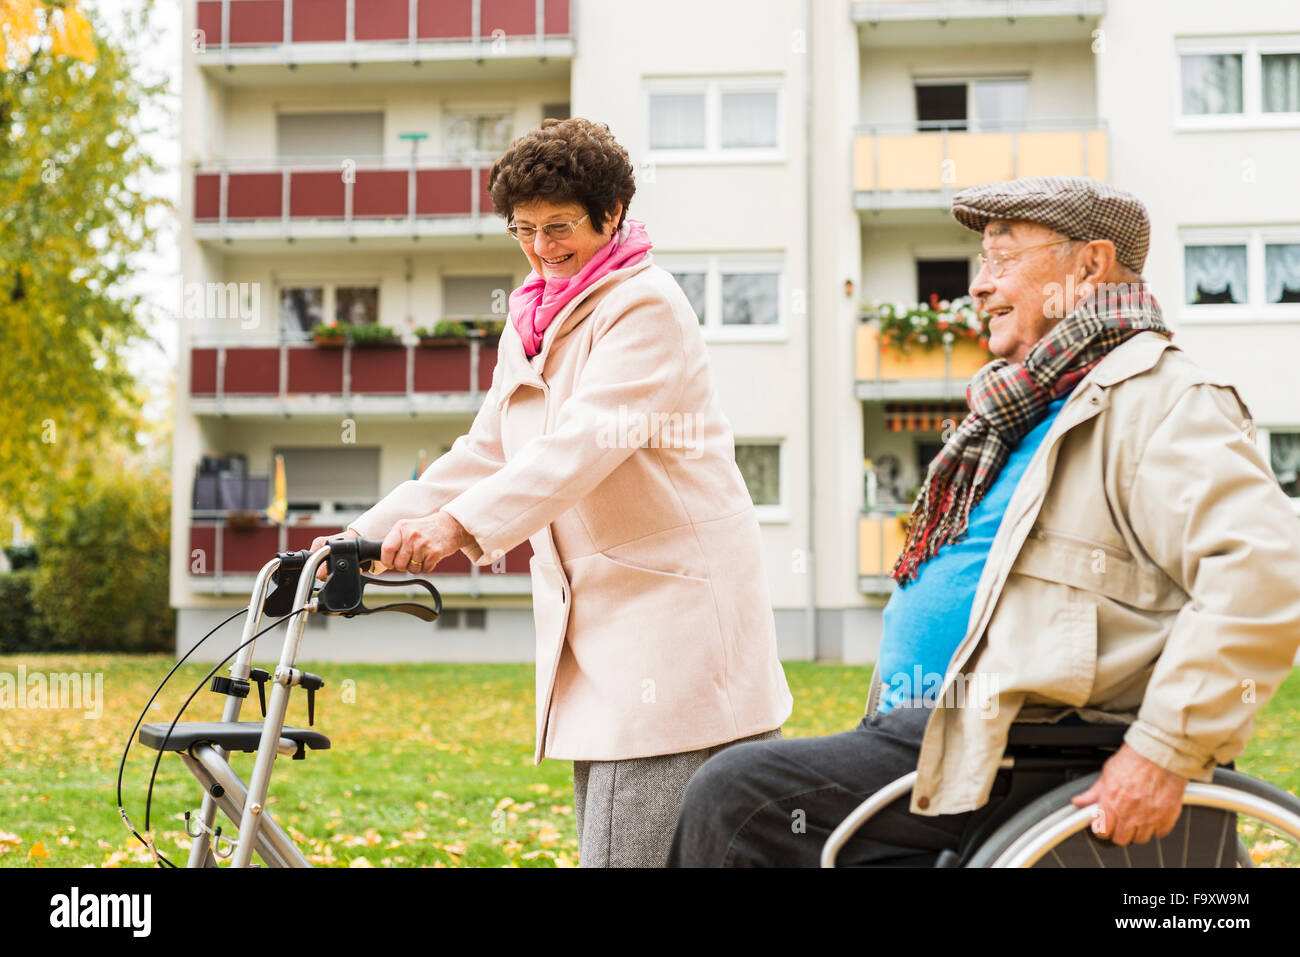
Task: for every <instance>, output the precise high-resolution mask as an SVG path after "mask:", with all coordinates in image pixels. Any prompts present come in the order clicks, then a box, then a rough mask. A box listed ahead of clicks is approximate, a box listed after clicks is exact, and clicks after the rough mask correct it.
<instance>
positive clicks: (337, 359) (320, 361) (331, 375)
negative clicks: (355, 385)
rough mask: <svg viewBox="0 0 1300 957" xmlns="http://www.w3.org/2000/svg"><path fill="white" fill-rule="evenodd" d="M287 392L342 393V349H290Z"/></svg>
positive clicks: (296, 393) (300, 393) (299, 393)
mask: <svg viewBox="0 0 1300 957" xmlns="http://www.w3.org/2000/svg"><path fill="white" fill-rule="evenodd" d="M289 392H291V393H293V394H295V395H304V394H317V395H342V394H343V350H342V349H316V348H311V349H290V350H289Z"/></svg>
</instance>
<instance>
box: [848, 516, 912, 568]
mask: <svg viewBox="0 0 1300 957" xmlns="http://www.w3.org/2000/svg"><path fill="white" fill-rule="evenodd" d="M903 517H904V516H902V515H863V516H860V517H859V518H858V576H859V577H861V578H865V577H869V576H888V575H889V573H890V571H891V570H892V569H893V567H894V563H895V562H896V561H898V556H899V555H900V554H902V551H903V546H904V545H906V544H907V535H906V533H904V531H903Z"/></svg>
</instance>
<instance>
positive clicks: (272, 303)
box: [172, 0, 1300, 662]
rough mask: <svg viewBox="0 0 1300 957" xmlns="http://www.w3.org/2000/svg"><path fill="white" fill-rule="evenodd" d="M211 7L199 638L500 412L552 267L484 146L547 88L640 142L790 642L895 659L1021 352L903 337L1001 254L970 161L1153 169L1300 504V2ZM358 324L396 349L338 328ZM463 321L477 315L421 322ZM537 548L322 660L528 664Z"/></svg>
mask: <svg viewBox="0 0 1300 957" xmlns="http://www.w3.org/2000/svg"><path fill="white" fill-rule="evenodd" d="M185 35H186V36H187V37H188V38H189V39H190V43H189V45H188V47H187V51H186V54H185V58H184V66H183V91H182V102H183V116H182V136H183V157H184V158H185V160H186V161H187V164H188V165H187V166H186V168H185V177H184V185H183V194H182V240H181V241H182V248H181V263H182V287H181V288H180V289H178V291H177V296H178V300H177V310H178V313H179V315H180V316H181V319H182V321H181V323H180V326H181V330H182V333H181V368H180V374H179V376H178V383H179V388H178V394H179V399H178V403H177V411H176V416H177V418H176V429H175V435H176V440H175V441H176V444H175V454H174V461H175V466H174V468H175V473H174V478H175V485H174V487H175V492H174V496H175V498H174V503H173V504H174V508H173V554H172V601H173V604H174V605H175V606H176V607H177V608H178V610H179V639H178V643H179V645H180V646H181V648H188V647H189V646H190V645H191V644H192V643H193V642H194V641H195V640H197V638H198V637H200V636H201V635H202V634H203V633H205V632H206V631H207V630H208V629H209V628H210V627H212V626H213V625H214V624H215V623H216V622H217V621H219V620H220V619H221V618H223V617H225V616H226V615H228V614H229V613H230V612H231V611H232V610H234V609H235V608H236V607H238V606H239V605H241V604H243V603H244V602H246V601H247V596H248V593H249V590H250V589H251V587H252V582H253V576H254V574H255V571H256V569H257V568H258V567H260V565H261V564H262V563H263V562H264V561H265V560H266V559H267V558H268V557H269V556H270V555H271V554H273V552H274V551H276V550H277V549H283V548H300V547H304V546H305V545H306V544H308V543H309V542H310V541H311V539H312V538H314V537H315V536H317V535H321V534H327V533H329V532H332V531H335V530H337V529H339V528H341V527H342V526H343V525H344V524H345V523H346V522H347V521H348V520H350V519H351V518H353V517H355V516H356V515H357V514H359V513H360V512H361V511H363V510H365V509H366V508H368V507H369V506H370V505H372V504H373V503H374V502H375V501H377V500H378V499H379V498H381V497H382V496H383V495H384V494H386V493H387V492H388V491H389V490H390V489H391V488H393V487H394V486H396V485H397V484H398V483H400V482H401V481H403V480H405V479H408V478H410V477H412V474H413V473H415V472H418V470H419V469H420V467H421V463H424V464H427V463H428V462H431V461H433V460H434V459H435V458H436V457H437V456H438V455H439V454H441V452H442V451H444V450H445V449H446V448H447V447H449V446H450V445H451V443H452V441H453V440H454V439H455V438H456V437H457V436H458V435H460V434H462V433H463V432H464V431H466V430H467V429H468V428H469V425H470V422H471V421H472V419H473V416H474V413H475V412H476V411H477V408H478V405H479V404H480V402H481V400H482V396H483V393H484V392H485V391H486V389H487V387H488V385H489V381H490V376H491V372H492V368H493V366H494V362H495V349H496V344H495V342H494V340H493V337H492V332H493V328H494V327H493V323H494V322H499V321H500V320H501V319H502V318H504V304H505V299H504V296H505V294H506V293H508V291H509V290H510V289H513V288H514V287H515V286H517V285H519V284H520V282H522V281H523V279H524V277H525V276H526V274H527V272H528V266H527V263H526V261H525V259H524V257H523V255H522V254H521V253H520V251H519V248H518V245H517V243H514V242H513V241H512V240H510V238H509V237H508V236H507V235H506V233H505V232H504V229H503V226H504V224H503V223H502V222H501V221H500V220H499V219H497V218H496V217H495V216H493V215H492V213H491V206H490V202H489V201H488V199H487V197H486V195H485V193H486V178H487V170H488V169H489V168H490V165H491V162H492V160H493V159H494V158H495V157H496V156H497V155H499V154H500V153H501V152H502V151H503V150H504V149H505V148H506V146H508V144H509V142H510V141H511V140H512V139H513V138H515V137H516V136H519V135H521V134H523V133H524V132H526V131H527V130H529V129H530V128H533V127H535V126H536V125H537V124H538V123H540V121H541V119H542V118H543V117H547V116H556V117H563V116H569V115H574V116H585V117H588V118H591V119H596V120H600V121H603V122H606V123H608V124H609V125H610V127H611V129H612V130H613V132H614V134H615V135H616V136H617V137H618V139H619V141H620V142H621V143H622V144H623V145H624V146H625V147H626V148H627V149H628V151H629V153H630V155H631V157H632V159H633V162H634V164H635V165H636V169H637V181H638V188H637V194H636V196H635V198H634V199H633V201H632V204H631V207H630V210H629V212H630V215H631V216H633V217H634V218H637V219H641V220H643V221H645V222H646V224H647V229H648V231H649V234H650V236H651V239H652V240H653V241H654V243H655V249H654V256H655V259H656V261H657V262H658V263H659V264H660V265H662V266H663V267H664V268H666V269H669V270H670V271H672V272H673V273H674V275H675V276H676V277H677V279H678V282H679V283H680V284H681V286H682V288H683V290H684V291H685V292H686V294H687V296H688V297H689V298H690V300H691V302H692V303H693V305H694V306H695V308H696V312H697V313H698V314H699V316H700V320H701V324H702V328H703V331H704V335H705V339H706V341H707V342H708V345H709V350H710V355H711V359H712V364H713V375H714V379H715V384H716V388H717V390H718V393H719V398H720V400H721V403H722V406H723V408H724V410H725V411H726V413H727V415H728V417H729V418H730V420H731V422H732V426H733V429H734V431H735V435H736V455H737V462H738V464H739V465H740V468H741V471H742V473H743V474H744V476H745V478H746V481H747V483H748V485H749V487H750V491H751V494H752V495H753V497H754V501H755V505H756V507H757V509H758V514H759V518H760V522H761V526H762V531H763V540H764V560H765V563H766V567H767V573H768V578H769V587H770V590H771V594H772V598H773V602H774V605H775V608H776V616H777V625H778V633H779V641H780V647H781V652H782V655H783V656H784V657H787V658H824V659H832V660H842V661H846V662H859V661H870V660H872V658H873V656H874V653H875V650H876V647H877V645H878V642H879V635H880V609H881V607H883V605H884V603H885V602H886V601H887V599H888V595H889V592H890V589H891V588H892V581H891V580H890V579H889V577H888V571H889V569H890V567H892V564H893V561H894V558H895V557H896V555H897V552H898V549H899V548H900V547H901V544H902V529H901V525H900V523H899V517H900V515H901V514H905V513H906V511H907V503H908V502H909V501H910V495H911V493H912V491H913V490H914V488H915V487H916V485H917V484H918V483H919V481H920V476H921V474H922V473H923V469H924V465H925V463H926V462H927V461H928V459H929V457H930V456H932V455H933V453H934V451H935V450H936V449H937V448H938V446H939V444H940V443H941V442H942V440H943V437H944V430H945V429H946V428H949V427H951V426H952V425H953V424H955V422H956V421H960V418H961V416H962V415H963V414H964V411H965V407H964V390H965V385H966V381H967V380H968V379H969V377H970V375H971V374H972V373H973V372H974V371H975V370H976V369H978V368H979V366H980V365H982V364H983V363H984V362H985V361H987V360H988V359H989V358H990V356H989V355H988V353H987V352H985V351H984V350H983V349H982V348H981V347H980V344H979V343H978V341H977V336H957V337H954V339H953V341H952V342H950V343H939V344H938V347H934V346H935V344H934V343H927V344H926V347H925V348H921V347H917V348H913V349H911V350H909V351H908V352H907V353H906V354H904V353H902V352H900V351H899V350H898V349H897V348H895V347H893V346H892V345H891V344H890V343H889V341H888V336H887V334H886V331H885V327H886V325H887V324H886V323H885V322H883V321H882V318H881V317H882V315H884V314H885V311H887V310H888V309H889V308H890V307H889V306H888V305H887V306H885V308H884V310H883V311H882V304H891V305H892V304H895V303H898V304H901V305H903V306H904V307H906V306H908V305H910V304H915V303H926V302H930V301H931V300H932V299H933V301H934V302H940V303H943V302H951V301H952V300H954V299H957V298H958V297H959V296H961V295H962V293H963V292H964V290H965V289H966V287H967V286H968V285H969V282H970V279H971V277H972V276H973V274H974V270H975V268H976V267H975V256H976V254H977V253H978V252H979V240H978V237H976V236H975V235H974V234H972V233H969V232H968V231H966V230H964V229H962V228H961V227H959V226H957V225H956V224H955V223H954V222H953V220H952V219H951V217H950V216H949V214H948V207H949V201H950V198H951V195H952V193H953V192H954V191H955V190H957V189H960V188H962V187H963V186H966V185H970V184H974V183H979V182H987V181H990V180H996V179H1007V178H1012V177H1015V176H1027V175H1035V174H1043V173H1059V174H1082V175H1088V176H1094V177H1097V178H1099V179H1106V180H1109V181H1111V182H1114V183H1116V184H1117V185H1119V186H1122V187H1124V188H1127V189H1130V190H1132V191H1134V192H1136V193H1137V194H1138V195H1139V196H1141V197H1142V198H1143V199H1144V200H1145V201H1146V203H1147V205H1148V207H1149V208H1150V210H1151V214H1152V220H1153V234H1152V251H1151V256H1150V258H1149V260H1148V266H1147V276H1148V278H1149V279H1150V280H1151V282H1152V285H1153V288H1154V290H1155V293H1156V295H1157V297H1158V298H1159V299H1160V301H1161V302H1162V304H1163V305H1164V307H1165V310H1166V315H1167V318H1168V320H1169V321H1170V323H1171V325H1172V326H1173V328H1174V329H1175V332H1176V335H1177V341H1178V342H1179V344H1180V345H1182V346H1183V347H1184V348H1186V349H1188V350H1189V351H1190V352H1192V354H1193V355H1194V356H1195V357H1196V358H1197V359H1199V360H1201V361H1202V362H1203V363H1205V364H1206V365H1208V366H1211V367H1212V368H1214V370H1215V371H1216V372H1220V373H1222V374H1225V375H1227V376H1229V377H1230V378H1232V379H1233V380H1234V381H1237V382H1239V383H1240V384H1241V391H1242V395H1243V398H1245V400H1246V401H1247V403H1248V404H1249V405H1250V407H1251V409H1252V411H1253V412H1254V414H1255V417H1256V419H1257V421H1258V423H1259V425H1260V429H1259V434H1258V438H1259V441H1260V442H1261V444H1262V447H1263V448H1264V449H1265V450H1266V451H1267V452H1269V454H1270V455H1271V456H1272V461H1273V464H1274V468H1275V470H1277V471H1278V474H1279V480H1280V481H1283V483H1284V484H1287V487H1288V491H1289V492H1291V494H1292V495H1293V496H1296V497H1297V500H1298V501H1300V484H1297V479H1296V470H1297V468H1298V467H1300V461H1297V460H1300V398H1298V397H1296V395H1295V393H1294V390H1293V389H1290V388H1288V382H1289V380H1290V370H1289V369H1287V368H1285V365H1286V364H1287V362H1288V356H1291V355H1295V354H1296V348H1295V347H1296V346H1297V345H1300V341H1298V340H1297V336H1300V332H1298V331H1297V330H1298V329H1300V325H1297V320H1300V311H1298V310H1300V305H1296V302H1297V299H1298V298H1300V195H1298V194H1297V191H1296V188H1295V186H1294V182H1293V177H1290V176H1288V175H1287V173H1288V172H1289V170H1288V169H1287V165H1288V161H1289V160H1292V161H1293V158H1294V156H1295V155H1296V148H1295V147H1296V142H1295V141H1296V138H1297V137H1296V133H1297V130H1298V129H1300V10H1297V9H1296V8H1294V6H1293V5H1288V4H1286V3H1284V2H1282V0H1270V2H1266V3H1265V2H1261V3H1258V4H1252V5H1247V6H1246V7H1245V8H1244V9H1241V10H1235V9H1234V11H1233V19H1232V21H1231V22H1229V21H1228V20H1227V18H1226V15H1225V13H1224V10H1223V8H1222V6H1221V5H1218V4H1211V3H1208V2H1199V0H1196V2H1175V0H1142V2H1138V0H863V2H854V0H805V2H787V0H708V2H705V3H698V2H697V3H687V2H685V0H664V2H661V3H658V4H656V5H655V6H654V7H653V8H647V7H645V6H644V5H640V4H633V3H631V2H628V0H436V2H435V0H187V3H186V9H185ZM330 322H337V323H339V324H342V325H345V326H352V327H353V328H354V330H357V329H361V327H384V328H387V329H391V330H393V336H394V338H395V339H396V340H397V341H396V343H388V344H384V343H381V344H378V345H370V344H363V343H362V342H360V341H355V342H353V343H351V344H346V345H332V344H330V343H328V342H326V341H323V340H322V342H320V343H319V344H318V343H317V342H316V341H315V340H314V339H313V337H312V335H311V332H312V329H313V328H315V327H316V326H318V325H319V324H322V323H326V324H328V323H330ZM441 322H460V323H462V324H463V326H464V327H465V328H467V329H468V330H469V332H470V335H468V336H466V337H464V338H463V339H460V340H457V341H455V342H453V343H452V344H451V345H443V346H436V345H434V344H431V343H427V342H426V341H424V340H419V339H417V338H416V336H415V330H416V329H417V328H423V329H425V330H426V331H427V332H429V333H432V331H433V329H434V327H435V326H437V325H438V324H439V323H441ZM1261 333H1262V334H1261ZM355 334H356V335H357V337H358V339H360V338H362V337H370V338H373V337H374V336H372V335H371V333H370V332H361V333H355ZM1266 337H1267V338H1266ZM429 338H433V337H432V336H431V335H426V336H425V340H427V339H429ZM277 454H278V455H280V456H282V457H283V459H284V462H285V466H286V477H287V482H288V500H289V515H288V518H287V520H286V522H285V523H284V524H282V525H281V524H276V523H274V522H271V521H270V520H269V519H268V518H267V517H266V516H265V514H264V510H265V506H266V504H267V500H268V497H269V486H270V477H271V475H272V473H273V463H274V460H275V456H276V455H277ZM1288 483H1289V484H1288ZM528 557H529V549H528V546H527V543H524V544H523V545H521V546H520V547H519V548H517V549H516V550H515V551H513V552H512V553H511V554H510V555H508V556H506V557H505V559H504V560H503V561H501V562H499V563H497V565H496V566H493V567H490V568H473V567H471V566H470V565H469V563H468V561H466V560H464V558H463V556H454V557H453V558H452V559H449V560H448V561H446V562H444V563H443V564H442V565H440V566H439V568H438V569H437V570H436V571H435V572H434V573H433V574H432V576H431V578H432V580H433V581H434V582H435V583H436V584H437V586H438V588H439V590H440V591H441V592H442V594H443V595H444V600H445V605H446V607H447V608H448V609H449V613H448V614H447V615H446V616H445V617H444V621H443V622H442V623H440V624H439V626H438V627H437V630H436V632H435V633H434V634H432V635H431V634H430V632H429V628H428V626H427V625H423V624H422V623H419V622H416V621H415V620H414V619H408V618H405V617H404V616H391V618H392V620H384V619H383V618H374V619H367V620H365V621H364V622H363V623H359V622H357V621H355V620H351V621H350V620H346V619H330V620H322V621H315V622H313V623H312V630H311V631H309V633H308V640H309V642H310V643H311V650H310V654H312V655H314V656H317V657H322V658H335V659H346V658H364V659H371V660H383V659H396V660H401V659H443V660H528V659H529V658H531V653H532V621H531V611H530V603H529V578H528V574H527V571H528ZM394 591H396V589H394ZM665 613H666V614H667V613H671V612H670V610H665ZM312 617H313V618H315V617H319V616H312ZM223 653H224V652H223ZM210 657H219V655H215V649H214V654H213V655H212V656H210Z"/></svg>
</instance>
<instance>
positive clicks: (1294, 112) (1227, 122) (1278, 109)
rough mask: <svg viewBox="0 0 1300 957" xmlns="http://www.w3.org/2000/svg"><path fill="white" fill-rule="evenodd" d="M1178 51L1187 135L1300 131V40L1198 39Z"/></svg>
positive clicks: (1181, 124) (1181, 116) (1182, 43)
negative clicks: (1255, 130) (1226, 131)
mask: <svg viewBox="0 0 1300 957" xmlns="http://www.w3.org/2000/svg"><path fill="white" fill-rule="evenodd" d="M1177 47H1178V85H1179V91H1178V102H1179V117H1178V126H1179V127H1180V128H1181V129H1187V130H1195V129H1233V128H1237V129H1244V128H1258V127H1265V128H1270V127H1271V128H1277V127H1294V126H1297V125H1300V35H1294V34H1293V35H1291V36H1265V37H1224V38H1221V39H1213V38H1201V37H1197V38H1187V39H1183V40H1179V41H1178V43H1177Z"/></svg>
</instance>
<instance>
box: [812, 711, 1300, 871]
mask: <svg viewBox="0 0 1300 957" xmlns="http://www.w3.org/2000/svg"><path fill="white" fill-rule="evenodd" d="M1127 730H1128V725H1126V724H1086V723H1068V724H1067V723H1060V724H1027V723H1021V724H1013V725H1012V726H1011V731H1010V734H1009V736H1008V740H1007V748H1006V751H1005V752H1004V754H1003V758H1002V761H1001V763H1000V765H999V771H998V780H997V782H995V785H994V792H993V795H992V796H991V798H992V797H993V796H998V795H999V794H1000V798H999V799H998V801H997V804H996V806H995V808H994V809H993V810H992V811H991V813H989V814H988V815H987V816H986V817H984V819H983V820H981V821H980V822H979V824H978V825H976V826H973V827H972V828H971V831H970V833H969V834H967V835H966V836H965V837H964V838H963V843H962V846H961V847H960V848H959V849H958V850H956V851H951V850H946V851H943V852H942V853H940V854H939V855H938V859H937V860H936V861H935V862H934V864H935V866H936V867H1044V868H1053V867H1086V868H1097V867H1122V868H1138V867H1143V868H1145V867H1177V868H1184V867H1256V866H1264V867H1300V798H1297V797H1296V796H1295V795H1293V794H1291V793H1289V792H1287V791H1284V790H1282V789H1281V788H1278V787H1275V786H1273V785H1271V784H1268V783H1266V782H1264V781H1260V780H1258V779H1256V778H1252V777H1250V776H1248V775H1245V774H1241V773H1240V772H1238V771H1235V770H1233V769H1232V767H1231V765H1226V766H1220V767H1218V768H1216V769H1215V771H1214V777H1213V780H1212V781H1210V782H1209V783H1202V782H1198V781H1189V782H1188V784H1187V789H1186V791H1185V792H1184V795H1183V810H1182V814H1181V815H1180V816H1179V818H1178V821H1177V823H1176V824H1175V825H1174V829H1173V831H1171V832H1170V833H1169V834H1168V835H1166V836H1165V837H1163V838H1152V839H1151V840H1150V841H1148V842H1147V843H1146V844H1133V845H1129V846H1127V847H1120V846H1118V845H1116V844H1113V843H1111V842H1110V841H1109V840H1101V839H1098V838H1097V837H1095V836H1094V835H1093V833H1092V828H1091V826H1090V825H1091V824H1092V818H1093V806H1091V805H1090V806H1087V807H1075V806H1074V805H1073V804H1071V803H1070V799H1071V798H1072V797H1074V796H1075V795H1076V794H1081V793H1082V792H1084V791H1086V790H1087V789H1088V788H1089V787H1091V786H1092V784H1093V782H1095V781H1096V780H1097V778H1098V777H1099V776H1100V774H1101V771H1100V768H1101V765H1102V764H1104V763H1105V761H1106V759H1107V758H1109V757H1110V755H1111V754H1113V753H1114V752H1115V751H1116V750H1117V749H1118V748H1119V747H1120V745H1121V744H1123V741H1124V733H1125V732H1126V731H1127ZM1062 778H1065V779H1066V780H1065V782H1064V783H1056V782H1059V781H1061V779H1062ZM915 781H916V772H915V771H913V772H911V773H910V774H906V775H904V776H903V777H901V778H898V779H897V780H895V781H893V782H891V783H890V784H888V785H886V786H885V787H883V788H881V789H880V790H879V791H877V792H876V793H875V794H873V795H871V797H869V798H867V799H866V800H865V801H863V802H862V803H861V804H859V805H858V807H857V808H855V809H854V810H853V812H852V813H851V814H849V816H848V817H846V818H845V819H844V820H843V821H842V822H841V823H840V824H839V826H838V827H836V828H835V830H834V831H832V832H831V835H830V837H828V838H827V840H826V843H825V844H824V845H823V847H822V853H821V865H822V867H834V866H835V863H836V859H837V857H838V856H839V853H840V851H841V850H842V849H843V848H844V845H845V844H847V843H848V841H849V840H850V838H852V836H853V835H854V833H856V832H857V831H858V830H859V829H860V828H861V827H862V826H863V825H864V824H866V822H867V821H869V820H870V819H871V818H872V817H873V816H874V815H875V814H877V813H878V812H879V811H881V810H882V809H883V808H885V807H887V806H889V805H890V804H891V803H893V802H894V801H896V800H898V799H899V798H903V797H905V796H906V795H907V794H909V793H910V792H911V790H912V786H913V784H914V783H915Z"/></svg>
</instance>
